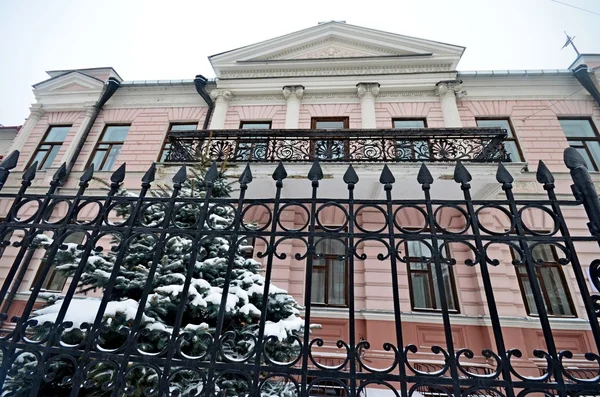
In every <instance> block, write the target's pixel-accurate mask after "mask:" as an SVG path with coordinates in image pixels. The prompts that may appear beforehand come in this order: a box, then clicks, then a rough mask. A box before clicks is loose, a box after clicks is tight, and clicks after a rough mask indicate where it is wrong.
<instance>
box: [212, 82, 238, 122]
mask: <svg viewBox="0 0 600 397" xmlns="http://www.w3.org/2000/svg"><path fill="white" fill-rule="evenodd" d="M210 97H211V98H212V100H213V101H214V102H215V109H214V111H213V114H212V118H211V119H210V129H213V130H222V129H223V128H225V118H226V117H227V109H228V108H229V102H230V101H231V100H232V99H233V95H231V92H229V91H227V90H222V89H216V90H212V92H211V93H210Z"/></svg>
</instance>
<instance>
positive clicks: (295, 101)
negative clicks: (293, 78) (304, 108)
mask: <svg viewBox="0 0 600 397" xmlns="http://www.w3.org/2000/svg"><path fill="white" fill-rule="evenodd" d="M302 95H304V87H303V86H301V85H286V86H285V87H283V96H284V97H285V99H286V108H285V128H288V129H297V128H298V121H299V119H300V101H301V100H302Z"/></svg>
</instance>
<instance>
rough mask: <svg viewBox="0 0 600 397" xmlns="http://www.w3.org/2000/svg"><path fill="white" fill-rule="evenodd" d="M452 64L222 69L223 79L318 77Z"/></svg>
mask: <svg viewBox="0 0 600 397" xmlns="http://www.w3.org/2000/svg"><path fill="white" fill-rule="evenodd" d="M449 71H451V64H440V65H394V66H379V65H377V66H358V67H356V66H355V67H333V68H332V67H330V68H304V69H299V68H294V69H268V70H251V69H246V70H231V71H222V72H221V79H249V78H266V77H304V76H306V77H317V76H338V75H343V76H352V75H377V74H404V73H435V72H449Z"/></svg>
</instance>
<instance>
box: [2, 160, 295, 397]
mask: <svg viewBox="0 0 600 397" xmlns="http://www.w3.org/2000/svg"><path fill="white" fill-rule="evenodd" d="M213 167H214V165H213ZM207 168H208V167H206V165H205V164H203V165H202V166H200V167H198V168H197V169H194V168H193V169H191V177H190V178H189V179H187V180H186V181H185V182H184V183H183V185H182V188H181V190H180V193H179V197H182V196H183V197H197V198H198V199H199V201H198V202H199V203H202V199H203V198H204V197H205V195H206V189H207V184H206V182H205V176H206V173H207V171H208V169H207ZM213 171H214V169H213ZM231 191H232V188H231V186H230V184H229V183H228V182H227V179H226V175H225V173H224V169H223V168H221V171H220V172H218V177H217V178H216V180H215V181H214V184H213V188H212V197H214V198H225V197H229V196H230V193H231ZM151 193H152V194H153V195H155V196H157V197H169V196H170V195H171V194H172V188H169V187H165V186H163V187H161V188H160V189H155V190H152V191H151ZM120 194H123V195H127V194H130V193H128V192H126V191H122V192H120ZM200 208H201V205H185V206H182V207H179V209H178V210H177V211H176V213H174V221H175V222H176V223H177V224H178V225H179V226H180V227H184V228H185V227H189V228H191V227H193V226H194V225H195V224H197V220H198V216H199V213H200ZM129 211H130V207H129V206H122V207H120V209H119V211H118V214H119V216H121V217H124V218H125V217H127V216H129ZM234 215H235V214H234V209H233V208H232V207H230V206H225V205H220V204H212V207H211V210H210V215H209V217H208V219H207V220H206V222H207V223H208V224H210V227H211V228H213V229H219V228H224V227H226V226H227V225H229V224H231V223H232V222H233V219H234ZM164 216H165V211H164V207H163V206H162V205H159V204H155V205H152V206H150V207H148V208H147V209H146V210H145V211H144V212H143V218H144V220H143V222H144V224H145V225H148V226H157V225H160V224H161V222H162V220H163V218H164ZM155 237H156V236H155V235H140V236H138V237H136V238H135V239H134V240H133V241H132V242H131V243H130V244H129V245H128V248H127V250H128V251H127V254H126V256H125V257H124V259H123V261H122V263H120V266H119V269H118V276H117V279H116V283H115V285H114V287H113V289H112V291H111V292H110V302H109V304H108V307H107V310H106V313H105V314H104V325H106V326H107V331H106V332H103V333H102V334H101V338H100V340H99V341H98V344H99V345H100V346H101V347H102V348H103V349H109V350H112V349H117V348H119V347H120V346H122V345H123V343H124V342H125V340H126V333H124V332H120V331H123V329H124V328H125V327H129V326H130V325H131V322H132V320H133V318H134V317H135V314H136V311H137V309H138V302H139V300H140V297H141V296H142V290H143V288H144V285H145V283H146V282H147V281H148V280H147V274H148V272H149V269H150V267H151V266H152V258H153V255H154V252H155V249H156V239H155ZM238 238H239V236H238ZM239 241H240V243H239V247H238V249H237V252H236V253H235V255H234V259H233V271H232V274H231V281H230V286H229V291H228V297H227V305H226V313H225V319H224V326H223V333H226V332H228V331H233V333H229V334H231V335H234V334H235V335H243V334H245V333H249V334H252V335H254V336H255V337H256V336H257V334H258V321H259V319H260V310H259V308H260V307H261V304H262V299H263V296H262V294H263V288H264V277H263V276H262V275H261V265H260V263H259V262H257V261H255V260H254V259H251V258H247V255H245V254H244V253H245V252H247V251H248V250H251V249H252V246H249V245H247V242H246V241H245V240H244V239H241V240H239ZM37 243H38V244H39V245H40V246H42V247H49V246H50V245H51V244H52V240H51V239H50V238H48V237H47V236H43V235H40V236H39V238H38V239H37ZM114 243H115V244H116V243H117V242H114ZM199 243H200V244H201V247H200V252H199V255H198V258H197V260H196V263H195V266H194V270H193V275H192V282H191V286H190V289H189V292H188V294H187V297H186V302H185V311H184V315H183V320H182V323H181V331H182V332H184V333H188V334H189V335H188V337H187V338H186V339H185V342H184V343H183V344H182V349H181V350H182V352H183V353H184V354H186V355H188V356H192V357H198V356H201V355H203V354H205V353H206V352H207V349H208V348H209V345H210V338H207V334H212V333H213V332H214V329H215V326H216V324H217V317H218V312H219V306H220V302H221V297H222V290H223V284H224V281H225V274H226V269H227V264H228V256H229V255H228V253H229V247H230V246H231V245H232V244H234V243H235V242H234V241H230V239H229V238H226V237H210V238H204V239H202V240H201V241H200V242H199ZM191 247H192V241H191V240H190V239H189V238H186V237H182V236H167V238H166V239H165V241H164V248H163V252H162V258H161V260H160V262H159V263H158V264H156V274H155V276H154V277H153V279H152V280H151V281H152V292H151V294H150V295H149V296H148V301H147V303H146V308H145V311H144V315H143V318H142V324H141V329H143V330H145V331H144V332H142V336H141V337H140V338H139V339H138V347H139V348H140V350H142V351H143V352H145V353H148V354H155V353H158V352H160V351H162V350H163V349H164V348H165V347H166V345H167V343H168V341H169V338H170V336H171V332H172V329H173V325H174V322H175V318H176V314H177V310H178V306H179V303H180V297H181V295H182V294H181V292H182V290H183V284H184V280H185V276H186V267H187V264H188V261H189V254H190V248H191ZM82 248H83V247H82V246H80V245H79V246H78V245H76V244H67V245H63V246H62V247H61V250H60V251H58V252H59V253H58V254H57V255H56V257H55V261H54V264H55V265H56V268H57V270H58V271H60V272H63V273H65V274H67V275H72V274H74V272H75V270H76V269H77V267H78V266H79V262H80V260H81V257H82V253H83V249H82ZM115 259H116V253H114V252H111V250H110V249H104V250H103V251H102V252H101V253H96V254H94V255H93V256H91V257H89V259H88V260H87V263H86V264H85V269H84V272H83V274H82V277H81V280H80V283H79V288H80V290H81V291H82V292H87V291H90V290H92V289H94V290H101V291H104V290H105V288H106V286H107V282H108V279H109V277H110V275H111V272H113V271H114V268H115ZM99 302H100V300H99V299H97V298H85V299H78V298H75V299H73V300H72V302H71V304H70V305H69V309H68V311H67V314H66V317H65V319H64V321H70V322H73V326H72V327H71V328H68V329H67V330H65V332H64V333H63V335H62V338H61V339H62V341H63V343H67V344H69V345H77V344H81V343H82V342H83V341H84V339H85V337H86V336H87V330H86V327H85V326H82V324H85V323H88V324H91V323H93V321H94V318H95V316H96V313H97V310H98V307H99ZM61 304H62V300H60V299H59V300H58V301H55V302H53V303H51V304H50V305H48V306H46V307H44V308H43V309H40V310H38V311H36V312H35V313H34V315H35V317H33V318H35V319H36V320H37V321H38V325H37V327H36V328H39V333H40V338H41V337H42V336H41V335H42V334H43V333H44V332H45V330H47V329H48V325H49V324H48V323H53V322H54V321H56V316H57V314H58V311H59V310H60V307H61ZM267 307H268V310H267V316H266V325H265V336H271V338H270V340H271V342H270V343H268V344H267V351H268V354H269V357H270V358H272V359H273V360H277V361H282V362H285V361H288V360H291V359H292V358H293V357H295V356H296V355H297V354H298V350H299V346H298V344H297V343H295V342H293V339H292V338H289V337H290V336H292V335H293V334H296V333H299V332H301V331H302V327H303V320H302V319H301V318H300V317H299V315H298V312H299V306H298V304H297V303H296V301H295V300H294V298H293V297H292V296H290V295H288V294H287V292H286V291H284V290H282V289H279V288H277V287H276V286H274V285H271V286H270V288H269V294H268V306H267ZM44 323H46V324H45V326H44ZM288 338H289V339H288ZM253 343H254V342H253V340H252V338H250V339H248V338H244V337H238V338H236V337H233V338H232V339H231V341H229V342H228V343H225V349H224V350H225V352H226V354H227V355H228V356H231V357H238V358H239V357H246V356H247V354H248V351H249V349H250V348H251V345H253ZM252 360H253V358H252ZM52 365H53V367H52V368H50V370H51V372H52V373H53V380H52V381H51V382H49V383H45V382H43V384H42V388H41V389H40V393H39V395H54V396H60V395H68V394H69V391H70V386H69V385H68V384H64V380H65V379H66V378H68V377H70V376H72V368H70V367H69V365H68V363H66V362H62V361H60V360H58V361H56V362H54V363H53V364H52ZM34 366H35V359H34V357H32V356H30V355H28V354H23V355H21V356H20V359H19V362H18V363H15V366H14V368H13V372H12V375H13V376H11V377H10V378H9V379H8V380H7V382H6V385H5V388H6V390H7V391H8V392H13V393H15V395H18V396H20V395H28V393H29V387H30V382H29V381H28V380H27V377H24V376H19V373H20V372H22V371H26V370H28V369H29V370H31V368H32V367H34ZM114 373H115V371H114V368H112V367H110V366H108V365H105V364H98V365H97V366H95V367H93V368H92V369H91V370H90V372H89V373H88V377H87V378H88V379H87V382H86V385H85V386H86V387H84V388H82V391H81V393H80V395H86V396H104V395H110V391H106V390H104V389H103V388H102V385H103V384H106V383H108V382H110V381H113V380H114ZM186 375H187V373H185V372H183V373H182V374H181V375H180V376H178V377H176V378H175V379H173V380H172V382H171V389H172V390H175V389H176V390H178V391H179V392H181V393H183V395H185V393H189V392H190V391H192V390H193V391H198V390H201V389H202V387H203V385H202V384H201V380H200V379H199V377H198V376H195V375H193V374H192V373H190V374H189V376H186ZM126 382H127V383H128V384H129V385H131V386H133V388H135V390H136V394H134V395H140V396H141V395H142V394H141V393H142V391H143V390H147V389H148V388H149V387H157V386H158V383H157V382H158V377H157V376H156V373H155V372H153V371H151V370H143V369H139V370H137V371H135V372H134V373H132V374H130V375H129V376H128V377H127V379H126ZM216 387H217V388H218V389H220V390H224V389H229V391H230V392H233V394H232V395H238V393H240V392H241V393H244V392H247V391H248V390H247V385H246V384H244V382H240V381H239V380H236V379H235V378H232V377H223V378H221V380H220V381H219V384H217V385H216ZM138 393H139V394H138ZM228 395H229V394H228ZM272 395H282V396H285V395H290V396H291V395H293V392H292V391H291V385H290V384H285V383H284V382H282V383H281V384H277V382H271V383H270V384H268V385H265V388H264V391H263V396H272Z"/></svg>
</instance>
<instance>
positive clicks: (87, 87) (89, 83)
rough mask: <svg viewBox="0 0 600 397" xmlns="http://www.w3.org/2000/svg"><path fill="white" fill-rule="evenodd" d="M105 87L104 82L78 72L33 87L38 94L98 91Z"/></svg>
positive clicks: (53, 78) (68, 73)
mask: <svg viewBox="0 0 600 397" xmlns="http://www.w3.org/2000/svg"><path fill="white" fill-rule="evenodd" d="M103 86H104V82H103V81H102V80H99V79H96V78H94V77H91V76H88V75H85V74H83V73H80V72H77V71H71V72H67V73H65V74H62V75H58V76H56V77H52V78H50V79H48V80H45V81H42V82H40V83H37V84H35V85H34V86H33V88H34V89H35V91H37V92H55V91H62V92H69V91H98V90H101V89H102V87H103Z"/></svg>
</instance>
